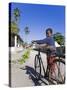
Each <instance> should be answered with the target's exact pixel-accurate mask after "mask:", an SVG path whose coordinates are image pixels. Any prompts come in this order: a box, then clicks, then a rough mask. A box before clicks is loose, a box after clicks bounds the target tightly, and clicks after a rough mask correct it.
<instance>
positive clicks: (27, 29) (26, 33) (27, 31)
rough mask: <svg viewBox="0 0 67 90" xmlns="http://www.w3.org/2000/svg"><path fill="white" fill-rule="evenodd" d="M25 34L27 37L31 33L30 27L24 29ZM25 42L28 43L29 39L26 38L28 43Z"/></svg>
mask: <svg viewBox="0 0 67 90" xmlns="http://www.w3.org/2000/svg"><path fill="white" fill-rule="evenodd" d="M24 32H25V35H26V36H27V35H28V34H29V33H30V30H29V27H28V26H26V27H25V28H24ZM25 42H26V43H27V37H26V41H25Z"/></svg>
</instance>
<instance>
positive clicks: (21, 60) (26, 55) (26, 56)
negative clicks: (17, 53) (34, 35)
mask: <svg viewBox="0 0 67 90" xmlns="http://www.w3.org/2000/svg"><path fill="white" fill-rule="evenodd" d="M29 56H30V49H27V50H26V51H25V52H24V54H23V55H22V58H21V59H20V60H19V63H20V64H23V63H25V61H26V60H27V59H29Z"/></svg>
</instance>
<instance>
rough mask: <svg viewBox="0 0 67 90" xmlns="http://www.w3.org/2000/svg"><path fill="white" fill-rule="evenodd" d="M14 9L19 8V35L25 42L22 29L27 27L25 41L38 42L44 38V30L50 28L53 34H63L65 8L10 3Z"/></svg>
mask: <svg viewBox="0 0 67 90" xmlns="http://www.w3.org/2000/svg"><path fill="white" fill-rule="evenodd" d="M11 8H12V11H11V13H13V9H14V8H19V10H20V11H21V17H20V21H19V28H20V32H19V35H20V36H21V38H22V39H23V40H25V34H24V28H25V27H26V26H28V27H29V30H30V33H29V35H28V36H27V41H28V42H30V41H32V40H39V39H43V38H44V37H45V30H46V29H47V28H48V27H50V28H52V29H53V31H54V33H56V32H60V33H61V34H63V35H64V34H65V7H64V6H55V5H42V4H23V3H12V5H11Z"/></svg>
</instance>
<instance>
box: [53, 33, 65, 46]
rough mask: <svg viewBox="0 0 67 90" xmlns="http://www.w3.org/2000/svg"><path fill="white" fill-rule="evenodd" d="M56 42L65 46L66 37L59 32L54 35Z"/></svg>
mask: <svg viewBox="0 0 67 90" xmlns="http://www.w3.org/2000/svg"><path fill="white" fill-rule="evenodd" d="M53 37H54V40H55V41H57V43H58V44H60V45H63V44H64V36H63V35H62V34H61V33H59V32H57V33H55V34H54V35H53Z"/></svg>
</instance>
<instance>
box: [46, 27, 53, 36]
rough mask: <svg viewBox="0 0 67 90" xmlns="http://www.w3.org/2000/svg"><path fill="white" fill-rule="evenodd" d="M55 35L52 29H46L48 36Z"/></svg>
mask: <svg viewBox="0 0 67 90" xmlns="http://www.w3.org/2000/svg"><path fill="white" fill-rule="evenodd" d="M52 34H53V30H52V29H51V28H48V29H46V36H47V37H50V36H52Z"/></svg>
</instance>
